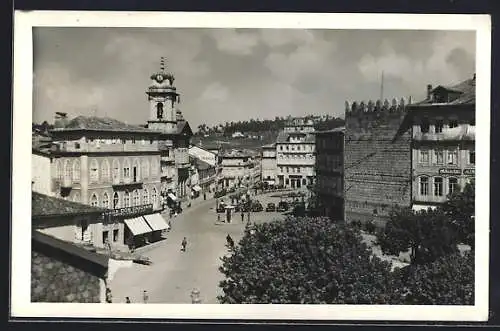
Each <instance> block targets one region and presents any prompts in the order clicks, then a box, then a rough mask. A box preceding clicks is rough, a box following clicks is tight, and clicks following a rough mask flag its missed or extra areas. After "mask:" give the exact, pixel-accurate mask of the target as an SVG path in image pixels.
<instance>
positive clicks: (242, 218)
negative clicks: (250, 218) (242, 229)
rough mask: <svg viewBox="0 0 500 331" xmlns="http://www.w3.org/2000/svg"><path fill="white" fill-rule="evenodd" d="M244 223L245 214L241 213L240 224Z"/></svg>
mask: <svg viewBox="0 0 500 331" xmlns="http://www.w3.org/2000/svg"><path fill="white" fill-rule="evenodd" d="M243 222H245V214H244V213H243V212H242V213H241V223H243Z"/></svg>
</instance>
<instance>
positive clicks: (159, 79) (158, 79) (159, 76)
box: [156, 75, 163, 83]
mask: <svg viewBox="0 0 500 331" xmlns="http://www.w3.org/2000/svg"><path fill="white" fill-rule="evenodd" d="M156 80H157V81H158V82H160V83H161V82H162V81H163V76H162V75H156Z"/></svg>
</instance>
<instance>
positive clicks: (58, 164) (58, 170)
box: [56, 160, 63, 180]
mask: <svg viewBox="0 0 500 331" xmlns="http://www.w3.org/2000/svg"><path fill="white" fill-rule="evenodd" d="M56 178H57V179H59V180H61V179H62V178H63V166H62V161H61V160H57V161H56Z"/></svg>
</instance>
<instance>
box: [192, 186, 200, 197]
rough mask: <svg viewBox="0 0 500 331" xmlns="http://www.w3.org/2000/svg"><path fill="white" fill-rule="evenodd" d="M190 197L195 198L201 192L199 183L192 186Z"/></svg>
mask: <svg viewBox="0 0 500 331" xmlns="http://www.w3.org/2000/svg"><path fill="white" fill-rule="evenodd" d="M191 190H192V198H194V199H196V198H198V197H199V196H200V193H201V186H200V185H194V186H193V187H192V188H191Z"/></svg>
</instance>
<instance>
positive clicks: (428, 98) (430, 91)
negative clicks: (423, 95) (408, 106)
mask: <svg viewBox="0 0 500 331" xmlns="http://www.w3.org/2000/svg"><path fill="white" fill-rule="evenodd" d="M431 93H432V85H431V84H428V85H427V100H430V99H431Z"/></svg>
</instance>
